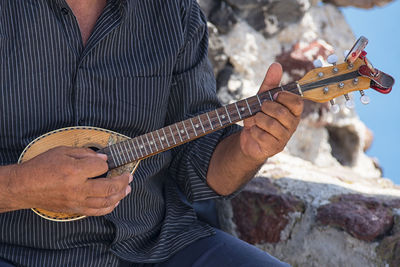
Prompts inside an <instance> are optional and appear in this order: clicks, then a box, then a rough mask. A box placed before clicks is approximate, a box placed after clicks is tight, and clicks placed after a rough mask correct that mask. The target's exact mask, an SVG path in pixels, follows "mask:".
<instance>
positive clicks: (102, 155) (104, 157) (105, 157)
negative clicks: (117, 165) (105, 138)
mask: <svg viewBox="0 0 400 267" xmlns="http://www.w3.org/2000/svg"><path fill="white" fill-rule="evenodd" d="M97 156H98V157H100V158H102V159H104V160H107V155H106V154H102V153H97Z"/></svg>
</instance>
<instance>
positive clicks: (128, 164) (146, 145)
mask: <svg viewBox="0 0 400 267" xmlns="http://www.w3.org/2000/svg"><path fill="white" fill-rule="evenodd" d="M367 43H368V40H367V39H366V38H365V37H361V38H360V39H358V41H357V42H356V43H355V45H354V46H353V48H352V49H351V50H350V51H349V53H348V54H347V56H346V58H345V62H344V63H342V64H336V63H335V62H331V63H333V65H332V66H328V67H322V66H320V67H317V68H315V69H313V70H311V71H310V72H308V73H307V74H306V75H305V76H304V77H303V78H302V79H300V80H299V81H296V82H292V83H289V84H287V85H283V86H279V87H277V88H274V89H271V90H269V91H266V92H264V93H261V94H258V95H255V96H252V97H250V98H247V99H243V100H240V101H238V102H236V103H233V104H229V105H226V106H223V107H219V108H217V109H215V110H212V111H209V112H206V113H204V114H201V115H198V116H196V117H193V118H190V119H186V120H184V121H180V122H177V123H175V124H172V125H169V126H166V127H164V128H161V129H158V130H156V131H153V132H150V133H146V134H143V135H140V136H137V137H134V138H129V137H127V136H124V135H122V134H119V133H116V132H113V131H109V130H106V129H101V128H95V127H86V126H76V127H68V128H63V129H59V130H55V131H52V132H49V133H47V134H44V135H42V136H40V137H38V138H36V139H35V140H33V141H32V142H31V143H30V144H29V145H28V146H27V147H26V148H25V150H24V151H23V152H22V154H21V156H20V158H19V161H18V162H19V163H22V162H25V161H27V160H29V159H31V158H33V157H35V156H37V155H39V154H41V153H43V152H45V151H47V150H49V149H51V148H54V147H57V146H71V147H91V148H96V149H98V151H97V152H98V153H103V154H106V155H107V156H108V161H107V163H108V167H109V170H110V171H109V172H108V173H107V177H112V176H115V175H120V174H122V173H124V172H131V173H134V172H135V170H136V168H137V167H138V164H139V162H140V161H141V160H142V159H145V158H147V157H150V156H152V155H155V154H157V153H160V152H163V151H166V150H168V149H171V148H173V147H175V146H179V145H181V144H183V143H186V142H189V141H191V140H194V139H197V138H199V137H201V136H204V135H206V134H209V133H211V132H214V131H217V130H219V129H222V128H224V127H226V126H228V125H231V124H233V123H236V122H238V121H241V120H243V119H246V118H248V117H250V116H252V115H254V114H256V113H257V112H259V111H260V110H261V105H262V103H263V102H264V101H267V100H268V101H274V100H273V95H274V94H275V93H276V92H279V91H289V92H292V93H295V94H298V95H300V96H302V97H303V98H304V99H308V100H311V101H314V102H320V103H323V102H327V101H331V103H332V104H333V106H332V107H333V111H338V106H337V104H334V102H333V99H334V98H335V97H338V96H341V95H344V96H345V97H346V100H347V104H348V105H347V106H349V107H351V106H352V105H354V104H352V103H351V101H352V100H351V99H350V98H349V96H348V95H347V94H348V93H350V92H352V91H360V93H361V101H362V102H363V103H366V102H368V98H367V96H366V95H365V94H364V91H362V90H364V89H368V88H370V87H371V88H373V89H375V90H377V91H379V92H381V93H389V92H390V91H391V89H392V86H393V84H394V79H393V78H392V77H391V76H389V75H387V74H386V73H384V72H382V71H380V70H378V69H375V68H374V67H373V66H372V64H371V63H370V62H369V61H368V59H367V58H366V52H365V51H364V48H365V46H366V45H367ZM329 61H332V59H331V60H329V58H328V62H329ZM333 61H334V60H333ZM315 65H318V62H316V63H315ZM32 210H33V211H34V212H35V213H36V214H38V215H40V216H41V217H43V218H45V219H48V220H52V221H59V222H65V221H74V220H78V219H82V218H84V217H85V216H82V215H79V214H65V213H56V212H51V211H47V210H43V209H38V208H34V209H32Z"/></svg>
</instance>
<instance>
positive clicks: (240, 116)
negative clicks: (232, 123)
mask: <svg viewBox="0 0 400 267" xmlns="http://www.w3.org/2000/svg"><path fill="white" fill-rule="evenodd" d="M235 107H236V110H237V113H238V115H239V118H240V119H242V115H240V111H239V108H238V106H237V102H235Z"/></svg>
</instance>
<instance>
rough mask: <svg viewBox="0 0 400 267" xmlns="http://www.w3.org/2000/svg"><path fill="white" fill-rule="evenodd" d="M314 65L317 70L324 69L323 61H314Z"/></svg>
mask: <svg viewBox="0 0 400 267" xmlns="http://www.w3.org/2000/svg"><path fill="white" fill-rule="evenodd" d="M313 65H314V67H315V68H321V67H322V61H321V60H320V59H316V60H314V61H313Z"/></svg>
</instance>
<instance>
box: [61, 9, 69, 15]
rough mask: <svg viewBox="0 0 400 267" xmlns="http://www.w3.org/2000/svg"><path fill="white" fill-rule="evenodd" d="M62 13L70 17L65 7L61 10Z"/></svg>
mask: <svg viewBox="0 0 400 267" xmlns="http://www.w3.org/2000/svg"><path fill="white" fill-rule="evenodd" d="M61 13H63V14H64V15H68V14H69V10H68V9H67V8H65V7H63V8H61Z"/></svg>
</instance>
